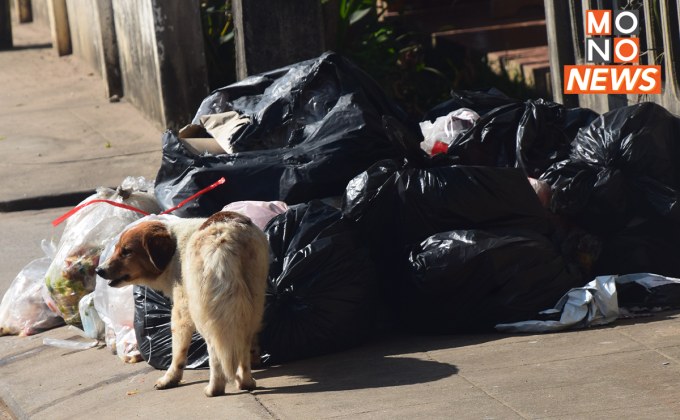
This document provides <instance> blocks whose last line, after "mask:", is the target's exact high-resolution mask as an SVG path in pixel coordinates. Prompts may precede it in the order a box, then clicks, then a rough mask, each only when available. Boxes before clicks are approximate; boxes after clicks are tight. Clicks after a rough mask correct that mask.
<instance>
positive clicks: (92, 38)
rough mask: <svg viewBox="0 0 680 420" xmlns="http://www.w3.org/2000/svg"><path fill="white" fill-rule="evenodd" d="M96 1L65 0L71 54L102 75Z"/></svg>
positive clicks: (100, 42) (100, 41) (100, 38)
mask: <svg viewBox="0 0 680 420" xmlns="http://www.w3.org/2000/svg"><path fill="white" fill-rule="evenodd" d="M34 1H35V0H34ZM96 1H97V0H94V1H93V0H66V8H67V10H68V20H69V27H70V30H71V46H72V48H73V54H75V55H77V56H78V57H80V58H81V59H82V60H83V61H85V62H87V63H88V64H89V65H90V67H92V69H94V70H95V71H96V72H97V74H99V76H102V75H103V71H102V60H101V54H102V36H101V31H100V27H99V19H98V15H97V14H96V12H95V7H96Z"/></svg>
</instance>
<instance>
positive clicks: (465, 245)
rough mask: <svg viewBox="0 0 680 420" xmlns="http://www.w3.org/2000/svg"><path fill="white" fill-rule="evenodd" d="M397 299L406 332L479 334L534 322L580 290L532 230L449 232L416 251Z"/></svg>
mask: <svg viewBox="0 0 680 420" xmlns="http://www.w3.org/2000/svg"><path fill="white" fill-rule="evenodd" d="M408 262H409V264H408V270H407V276H406V280H405V281H404V283H403V286H402V290H401V296H400V312H401V315H402V319H403V320H404V322H405V325H407V326H408V327H410V328H411V329H412V330H415V331H419V332H426V333H452V332H476V331H485V330H490V329H492V328H493V327H494V326H495V325H496V324H498V323H501V322H513V321H518V320H524V319H528V318H529V317H533V316H535V314H536V313H538V312H539V311H540V310H543V309H545V308H548V307H550V306H552V305H553V304H554V303H555V302H556V301H557V300H558V299H559V298H560V297H561V296H562V295H563V294H564V293H565V292H567V291H568V290H570V289H571V288H572V287H576V286H579V285H582V284H583V279H582V277H581V275H580V273H579V272H577V271H571V270H570V269H569V267H568V266H567V264H566V263H565V261H564V260H563V258H562V256H561V255H560V254H559V253H558V251H557V250H556V249H555V248H554V246H553V245H552V243H551V242H550V241H549V240H548V239H547V238H545V237H543V236H542V235H540V234H537V233H535V232H531V231H521V230H516V229H510V230H507V229H506V230H494V231H483V230H454V231H449V232H444V233H439V234H436V235H433V236H431V237H429V238H427V239H426V240H424V241H423V242H422V243H421V244H419V245H417V246H416V247H414V248H413V250H412V251H411V253H410V255H409V259H408Z"/></svg>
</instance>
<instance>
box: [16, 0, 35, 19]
mask: <svg viewBox="0 0 680 420" xmlns="http://www.w3.org/2000/svg"><path fill="white" fill-rule="evenodd" d="M15 5H16V9H17V11H18V15H19V23H29V22H33V8H32V7H31V0H16V3H15Z"/></svg>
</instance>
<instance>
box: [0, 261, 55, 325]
mask: <svg viewBox="0 0 680 420" xmlns="http://www.w3.org/2000/svg"><path fill="white" fill-rule="evenodd" d="M51 263H52V258H51V257H43V258H39V259H37V260H33V261H31V262H30V263H28V264H27V265H26V266H25V267H24V268H23V269H22V270H21V271H20V272H19V274H17V276H16V277H15V278H14V280H13V281H12V283H11V284H10V285H9V288H8V289H7V292H5V295H4V296H3V298H2V302H1V303H0V336H3V335H21V336H26V335H33V334H36V333H38V332H41V331H44V330H48V329H50V328H54V327H58V326H60V325H63V324H64V320H63V319H62V318H61V316H59V314H57V313H56V312H54V311H53V310H52V309H50V307H49V306H48V305H47V304H46V303H45V301H44V299H43V294H44V293H45V292H46V286H45V273H47V269H48V268H49V266H50V264H51Z"/></svg>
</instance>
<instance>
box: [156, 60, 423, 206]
mask: <svg viewBox="0 0 680 420" xmlns="http://www.w3.org/2000/svg"><path fill="white" fill-rule="evenodd" d="M228 111H234V112H237V113H238V114H239V119H241V118H248V120H249V121H250V122H249V123H246V124H243V125H240V126H239V127H240V128H238V129H237V130H235V131H234V132H233V133H231V134H230V135H229V136H228V137H229V147H228V149H229V150H232V151H233V152H234V153H232V154H219V155H215V154H204V153H201V154H196V153H194V152H192V151H191V150H190V149H189V148H187V147H186V146H185V144H184V143H183V142H182V141H181V139H180V138H179V137H178V135H177V134H176V133H173V132H166V133H165V134H164V136H163V161H162V163H161V167H160V169H159V172H158V175H157V177H156V197H157V198H158V200H159V203H160V204H161V206H162V207H164V208H168V207H171V206H173V205H174V204H176V203H177V202H178V201H180V200H182V199H183V198H186V197H188V196H189V195H191V194H193V193H194V192H196V191H198V190H199V189H201V188H202V187H204V186H206V185H207V184H208V183H209V182H212V180H213V179H214V178H215V177H216V176H218V175H221V176H224V177H226V178H227V179H228V180H229V183H228V184H227V185H225V186H224V187H223V188H222V189H220V191H214V192H211V193H208V194H205V195H204V196H202V197H200V198H199V199H198V200H196V201H195V202H193V203H192V204H191V205H189V206H187V207H185V208H184V209H182V210H181V211H179V212H177V213H175V214H176V215H178V216H180V217H187V216H209V215H211V214H213V213H215V212H216V211H219V210H220V209H221V208H222V207H224V206H225V205H226V204H228V203H230V202H234V201H245V200H259V201H274V200H280V201H284V202H286V203H287V204H289V205H291V204H297V203H306V202H308V201H309V200H312V199H315V198H319V199H320V198H325V197H329V196H334V195H341V194H342V192H343V190H344V189H345V186H346V185H347V182H348V181H349V180H350V179H352V177H354V176H355V175H356V174H358V173H360V172H362V171H364V170H366V168H368V167H369V166H370V165H372V164H373V163H375V162H376V161H378V160H381V159H390V158H397V159H399V158H401V157H403V156H404V153H405V152H404V150H403V147H404V145H401V144H395V143H394V142H393V141H392V140H391V139H390V137H389V136H388V133H387V132H386V130H385V128H384V127H383V124H382V118H383V116H394V117H396V118H397V119H399V120H401V121H408V120H407V118H406V114H405V113H404V112H403V111H402V110H401V109H400V108H399V107H398V106H397V105H396V104H394V103H393V102H392V101H391V100H389V99H387V96H386V95H385V94H384V93H383V92H382V91H381V90H380V88H379V86H378V84H377V83H376V82H375V81H373V80H372V79H371V78H370V77H369V76H368V75H366V74H365V73H364V72H363V71H361V70H360V69H358V68H357V67H356V66H354V65H353V64H352V63H350V62H349V61H348V60H346V59H344V58H342V57H340V56H339V55H337V54H334V53H325V54H323V55H321V56H320V57H318V58H317V59H314V60H309V61H304V62H301V63H297V64H293V65H291V66H288V67H284V68H281V69H277V70H273V71H271V72H267V73H264V74H261V75H257V76H251V77H248V78H246V79H244V80H242V81H240V82H237V83H235V84H233V85H230V86H227V87H224V88H221V89H218V90H216V91H215V92H213V93H212V94H211V95H210V96H208V97H207V98H206V99H205V100H204V101H203V103H202V104H201V106H200V107H199V109H198V112H197V113H196V117H195V118H194V121H193V123H194V124H199V122H200V119H201V118H202V117H203V116H205V115H211V114H220V113H223V112H228ZM404 129H408V130H410V131H411V134H412V136H413V137H419V130H418V128H417V126H415V125H413V126H411V125H405V126H404ZM409 138H411V136H409ZM419 141H420V140H418V142H414V143H413V144H408V145H407V147H409V148H412V149H419V145H418V143H419ZM194 149H195V148H194ZM194 151H195V150H194Z"/></svg>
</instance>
